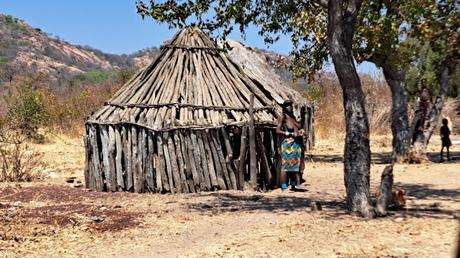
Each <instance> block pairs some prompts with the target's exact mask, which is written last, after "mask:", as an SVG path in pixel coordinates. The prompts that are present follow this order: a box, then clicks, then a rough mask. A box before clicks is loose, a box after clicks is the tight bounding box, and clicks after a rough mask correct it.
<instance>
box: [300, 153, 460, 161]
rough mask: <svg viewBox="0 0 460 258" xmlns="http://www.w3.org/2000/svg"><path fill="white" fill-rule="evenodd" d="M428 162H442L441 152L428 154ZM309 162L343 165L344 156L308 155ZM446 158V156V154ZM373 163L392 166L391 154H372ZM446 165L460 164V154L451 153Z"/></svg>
mask: <svg viewBox="0 0 460 258" xmlns="http://www.w3.org/2000/svg"><path fill="white" fill-rule="evenodd" d="M427 156H428V160H429V161H430V162H435V163H438V162H440V161H441V155H440V153H439V152H428V153H427ZM307 158H308V160H309V161H313V162H322V163H341V162H343V155H337V154H332V155H327V154H326V155H316V154H315V155H308V156H307ZM444 158H446V154H445V153H444ZM371 162H372V163H373V164H390V163H391V152H373V153H371ZM445 162H446V163H460V152H458V151H456V152H452V151H451V152H450V161H445Z"/></svg>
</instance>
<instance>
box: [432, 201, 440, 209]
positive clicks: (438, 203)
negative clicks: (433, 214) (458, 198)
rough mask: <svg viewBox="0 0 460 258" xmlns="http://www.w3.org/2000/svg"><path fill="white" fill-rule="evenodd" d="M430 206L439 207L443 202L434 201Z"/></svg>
mask: <svg viewBox="0 0 460 258" xmlns="http://www.w3.org/2000/svg"><path fill="white" fill-rule="evenodd" d="M430 207H432V208H439V207H441V203H440V202H435V203H432V204H430Z"/></svg>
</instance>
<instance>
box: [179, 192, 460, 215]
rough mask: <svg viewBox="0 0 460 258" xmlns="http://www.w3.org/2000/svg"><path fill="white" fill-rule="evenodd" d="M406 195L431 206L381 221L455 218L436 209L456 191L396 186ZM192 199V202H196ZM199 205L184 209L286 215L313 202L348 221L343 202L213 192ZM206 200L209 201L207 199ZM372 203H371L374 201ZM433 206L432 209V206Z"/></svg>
mask: <svg viewBox="0 0 460 258" xmlns="http://www.w3.org/2000/svg"><path fill="white" fill-rule="evenodd" d="M398 186H401V187H403V188H404V189H406V190H407V191H408V196H409V197H412V198H415V199H420V200H432V201H433V202H432V203H428V204H417V205H409V206H408V207H407V208H404V209H400V210H393V211H389V213H388V216H386V217H384V218H383V219H394V218H399V217H403V218H410V217H416V218H419V217H426V218H436V219H446V218H448V219H452V218H458V216H459V214H460V210H457V209H452V208H447V207H443V206H438V205H437V204H438V203H437V202H438V201H440V199H441V200H446V201H454V202H459V201H460V200H459V199H458V198H457V197H459V196H460V190H453V189H449V190H443V189H434V188H432V187H431V186H430V185H426V184H422V185H413V184H399V185H398ZM196 197H198V196H195V198H194V199H195V200H196V199H197V198H196ZM200 197H205V199H203V201H200V200H198V202H195V203H191V204H190V203H187V204H184V205H185V206H186V209H188V210H190V211H194V212H199V213H201V214H221V213H234V212H271V213H279V214H290V213H293V212H307V213H310V212H311V213H312V212H313V211H312V210H311V207H312V203H313V202H319V203H320V204H321V206H322V208H323V210H322V211H319V212H317V213H316V214H319V215H320V216H321V218H324V219H345V218H350V217H351V213H350V212H349V211H348V210H347V208H346V203H345V200H343V199H334V200H321V198H320V196H305V197H303V196H298V195H297V196H288V195H280V196H273V195H268V194H263V193H252V194H251V193H232V192H214V193H209V194H205V195H200V196H199V197H198V198H200ZM209 197H212V198H211V199H210V198H209ZM374 201H375V199H374ZM433 204H436V205H433Z"/></svg>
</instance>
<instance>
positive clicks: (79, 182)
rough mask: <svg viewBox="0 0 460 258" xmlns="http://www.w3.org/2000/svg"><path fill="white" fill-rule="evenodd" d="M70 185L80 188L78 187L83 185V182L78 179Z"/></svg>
mask: <svg viewBox="0 0 460 258" xmlns="http://www.w3.org/2000/svg"><path fill="white" fill-rule="evenodd" d="M70 186H71V187H74V188H80V187H83V184H82V182H81V181H80V180H77V181H74V182H73V183H72V184H71V185H70Z"/></svg>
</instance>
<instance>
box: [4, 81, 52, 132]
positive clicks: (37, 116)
mask: <svg viewBox="0 0 460 258" xmlns="http://www.w3.org/2000/svg"><path fill="white" fill-rule="evenodd" d="M39 80H40V79H39V78H36V77H29V78H23V79H22V80H21V81H19V82H18V83H17V84H15V85H12V86H10V88H9V93H8V94H7V96H6V97H5V102H6V103H7V114H6V117H5V119H6V120H8V121H9V122H8V123H9V124H10V126H11V127H12V128H13V129H17V130H19V131H20V132H21V133H23V134H24V135H26V136H27V137H29V138H34V139H36V138H37V137H38V136H39V134H38V129H39V128H40V126H42V125H44V124H45V122H46V117H47V116H46V112H45V110H44V107H43V95H42V93H41V92H40V91H39V90H37V88H36V87H34V86H35V83H36V82H37V81H39Z"/></svg>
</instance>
